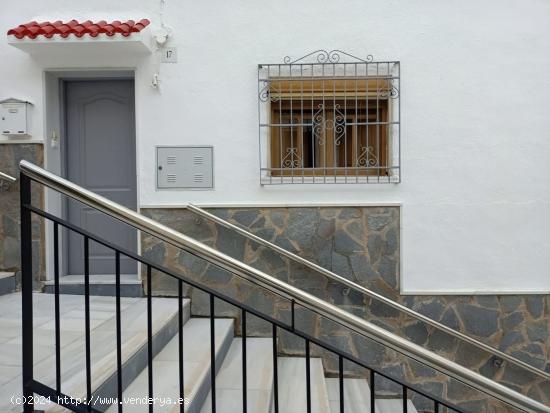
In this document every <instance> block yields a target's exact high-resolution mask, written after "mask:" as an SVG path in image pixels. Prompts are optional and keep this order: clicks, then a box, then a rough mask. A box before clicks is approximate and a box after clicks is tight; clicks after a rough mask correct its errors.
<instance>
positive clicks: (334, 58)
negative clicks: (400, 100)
mask: <svg viewBox="0 0 550 413" xmlns="http://www.w3.org/2000/svg"><path fill="white" fill-rule="evenodd" d="M342 56H346V57H348V58H351V59H354V60H355V61H357V62H361V63H370V62H372V61H373V60H374V57H373V56H372V55H367V57H366V58H365V59H362V58H360V57H357V56H354V55H352V54H349V53H346V52H344V51H342V50H338V49H334V50H330V51H327V50H324V49H319V50H315V51H314V52H311V53H308V54H306V55H305V56H302V57H300V58H298V59H295V60H292V58H291V57H290V56H285V57H284V59H283V61H284V63H285V64H290V65H293V64H295V63H298V62H302V63H311V61H313V62H314V63H321V64H322V63H339V62H340V59H341V57H342Z"/></svg>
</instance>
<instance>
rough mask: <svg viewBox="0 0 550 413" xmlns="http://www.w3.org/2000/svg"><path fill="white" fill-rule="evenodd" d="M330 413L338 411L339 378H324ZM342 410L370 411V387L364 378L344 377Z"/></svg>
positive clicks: (357, 412)
mask: <svg viewBox="0 0 550 413" xmlns="http://www.w3.org/2000/svg"><path fill="white" fill-rule="evenodd" d="M325 381H326V383H327V390H328V399H329V403H330V410H331V412H332V413H340V380H338V379H337V378H327V379H325ZM344 411H345V412H346V413H370V388H369V384H368V382H367V381H366V380H365V379H344Z"/></svg>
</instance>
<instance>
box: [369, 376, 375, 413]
mask: <svg viewBox="0 0 550 413" xmlns="http://www.w3.org/2000/svg"><path fill="white" fill-rule="evenodd" d="M374 374H375V372H374V370H371V371H370V386H369V388H370V411H371V413H375V409H376V403H375V402H376V400H375V391H376V390H375V377H374Z"/></svg>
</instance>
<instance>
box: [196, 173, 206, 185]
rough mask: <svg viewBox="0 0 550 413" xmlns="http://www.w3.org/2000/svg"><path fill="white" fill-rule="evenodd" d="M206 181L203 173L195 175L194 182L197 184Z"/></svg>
mask: <svg viewBox="0 0 550 413" xmlns="http://www.w3.org/2000/svg"><path fill="white" fill-rule="evenodd" d="M203 181H204V175H203V174H195V175H193V182H195V183H196V184H199V183H201V182H203Z"/></svg>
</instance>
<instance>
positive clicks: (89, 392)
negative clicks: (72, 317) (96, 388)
mask: <svg viewBox="0 0 550 413" xmlns="http://www.w3.org/2000/svg"><path fill="white" fill-rule="evenodd" d="M84 319H85V325H86V327H85V328H86V331H85V334H86V395H87V400H88V401H90V400H91V399H92V362H91V350H90V346H91V343H90V239H89V238H88V237H86V236H85V237H84ZM91 408H92V406H91V404H90V403H89V402H88V403H87V404H86V409H87V410H88V411H91Z"/></svg>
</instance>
